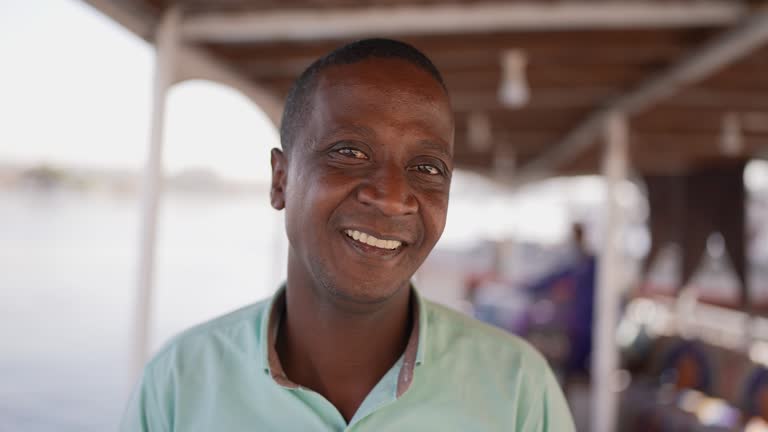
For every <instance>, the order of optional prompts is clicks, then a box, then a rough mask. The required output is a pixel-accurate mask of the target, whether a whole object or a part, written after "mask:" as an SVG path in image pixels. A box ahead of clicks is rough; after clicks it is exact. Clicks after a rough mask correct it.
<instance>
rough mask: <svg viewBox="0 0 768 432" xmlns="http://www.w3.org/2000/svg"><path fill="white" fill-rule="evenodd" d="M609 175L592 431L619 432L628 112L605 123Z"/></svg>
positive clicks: (597, 301) (605, 170) (594, 354)
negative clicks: (619, 337)
mask: <svg viewBox="0 0 768 432" xmlns="http://www.w3.org/2000/svg"><path fill="white" fill-rule="evenodd" d="M605 140H606V142H605V144H606V146H605V154H604V160H603V176H604V178H605V181H606V207H605V211H606V214H605V222H604V224H605V227H604V233H603V245H602V248H601V251H600V256H599V260H598V267H597V271H598V274H597V291H596V295H595V308H594V310H595V320H594V328H593V330H592V332H593V333H592V334H593V340H594V344H593V348H592V407H591V411H592V412H591V416H590V418H591V430H592V432H613V431H615V430H616V417H617V411H618V400H617V394H616V383H615V379H616V371H617V366H618V357H619V356H618V348H617V346H616V326H617V324H618V311H619V302H620V288H621V286H622V284H623V282H624V280H625V279H624V277H623V266H622V251H621V239H622V232H623V225H624V214H623V213H624V210H623V207H622V206H621V204H620V200H619V194H620V193H621V192H620V190H621V189H620V186H621V184H622V182H624V181H625V180H626V178H627V165H628V162H627V159H628V131H627V123H626V118H625V117H624V115H623V113H612V114H611V115H610V116H609V117H608V119H607V122H606V124H605Z"/></svg>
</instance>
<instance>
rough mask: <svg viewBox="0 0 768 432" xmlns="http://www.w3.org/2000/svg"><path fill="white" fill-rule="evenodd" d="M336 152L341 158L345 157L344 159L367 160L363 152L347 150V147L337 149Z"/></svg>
mask: <svg viewBox="0 0 768 432" xmlns="http://www.w3.org/2000/svg"><path fill="white" fill-rule="evenodd" d="M336 151H337V152H338V153H339V154H341V155H343V156H346V157H351V158H355V159H368V155H366V154H365V153H363V152H361V151H360V150H357V149H353V148H349V147H344V148H341V149H338V150H336Z"/></svg>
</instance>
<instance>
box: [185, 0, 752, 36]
mask: <svg viewBox="0 0 768 432" xmlns="http://www.w3.org/2000/svg"><path fill="white" fill-rule="evenodd" d="M746 12H747V9H746V7H745V6H744V4H742V3H741V2H722V1H712V0H699V1H696V2H664V3H661V2H650V1H641V0H635V1H625V2H606V3H601V4H600V6H599V7H596V6H595V3H594V2H586V1H582V2H567V3H566V2H552V3H549V2H547V3H542V2H534V1H527V2H514V3H498V2H497V3H490V2H477V3H474V2H473V3H454V4H431V5H402V6H396V7H391V6H387V7H384V6H371V7H367V8H355V9H351V8H337V9H306V10H269V11H256V12H238V13H214V12H211V13H207V14H198V15H192V16H190V17H188V18H186V19H185V21H184V24H183V28H182V34H183V35H184V37H185V39H187V40H197V41H200V40H205V41H219V42H246V41H250V42H253V41H274V40H294V41H307V40H317V39H321V38H322V39H349V38H360V37H367V36H374V35H377V36H386V35H390V36H392V35H396V36H400V37H402V36H403V35H409V34H410V35H418V34H450V33H473V32H475V33H476V32H481V33H486V32H489V31H498V30H556V29H630V28H670V27H671V28H681V27H701V26H727V25H731V24H733V23H734V22H736V21H738V20H739V19H741V18H742V17H743V16H744V14H745V13H746Z"/></svg>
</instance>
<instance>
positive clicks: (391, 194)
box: [357, 166, 419, 216]
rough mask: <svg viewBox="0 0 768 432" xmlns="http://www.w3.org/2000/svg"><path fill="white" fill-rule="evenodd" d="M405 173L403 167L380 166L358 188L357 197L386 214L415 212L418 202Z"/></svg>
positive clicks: (399, 214) (401, 214)
mask: <svg viewBox="0 0 768 432" xmlns="http://www.w3.org/2000/svg"><path fill="white" fill-rule="evenodd" d="M406 175H407V173H406V172H405V170H404V169H402V168H399V167H396V166H390V167H387V168H382V169H380V170H378V172H377V173H376V174H375V175H373V176H371V177H370V178H369V179H368V181H366V182H364V183H363V184H362V185H361V186H360V187H359V188H358V191H357V198H358V200H359V201H360V202H361V203H363V204H365V205H369V206H373V207H375V208H376V209H377V210H379V211H380V212H381V213H382V214H384V215H386V216H404V215H409V214H413V213H416V212H417V211H418V209H419V204H418V201H417V200H416V197H415V196H414V195H413V191H412V190H411V186H410V185H409V183H408V178H407V177H406Z"/></svg>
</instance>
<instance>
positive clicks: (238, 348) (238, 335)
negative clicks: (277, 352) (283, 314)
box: [147, 298, 270, 369]
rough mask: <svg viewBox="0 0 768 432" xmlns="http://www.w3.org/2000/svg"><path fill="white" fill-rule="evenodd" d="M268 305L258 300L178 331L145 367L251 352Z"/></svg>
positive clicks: (266, 300) (165, 365) (256, 346)
mask: <svg viewBox="0 0 768 432" xmlns="http://www.w3.org/2000/svg"><path fill="white" fill-rule="evenodd" d="M269 304H270V299H269V298H268V299H265V300H261V301H259V302H256V303H252V304H249V305H247V306H244V307H242V308H240V309H237V310H235V311H232V312H229V313H227V314H225V315H221V316H219V317H216V318H213V319H211V320H208V321H206V322H203V323H201V324H198V325H195V326H193V327H191V328H189V329H187V330H184V331H182V332H181V333H179V334H178V335H176V336H174V337H172V338H171V339H170V340H169V341H168V342H166V343H165V344H164V345H163V347H162V348H160V350H159V351H158V352H157V353H156V354H155V355H154V356H153V357H152V359H151V360H150V361H149V362H148V363H147V368H153V369H158V368H159V369H165V368H167V367H170V366H174V365H178V364H179V363H181V362H185V363H186V362H187V361H188V360H187V361H185V359H192V358H195V357H197V356H201V355H203V356H204V355H205V354H206V353H207V352H210V353H213V352H215V353H221V352H232V353H233V354H237V353H241V354H249V353H253V352H254V351H256V350H258V349H259V346H260V343H261V334H262V332H261V325H262V319H263V315H264V314H265V313H267V309H268V307H269Z"/></svg>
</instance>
